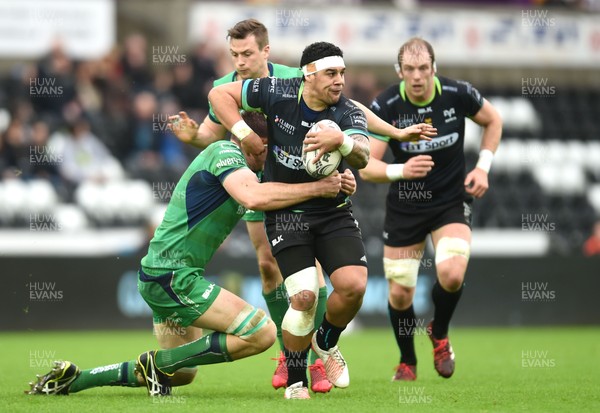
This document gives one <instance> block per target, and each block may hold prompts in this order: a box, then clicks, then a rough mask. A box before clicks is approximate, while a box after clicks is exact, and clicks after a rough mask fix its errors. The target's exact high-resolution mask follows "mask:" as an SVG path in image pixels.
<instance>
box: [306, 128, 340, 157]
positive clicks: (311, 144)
mask: <svg viewBox="0 0 600 413" xmlns="http://www.w3.org/2000/svg"><path fill="white" fill-rule="evenodd" d="M343 142H344V132H342V131H340V130H337V129H333V128H322V129H321V130H319V131H318V132H308V133H307V134H306V137H305V138H304V141H302V143H303V144H305V145H307V146H306V147H305V148H304V152H311V151H314V150H317V149H319V153H318V154H317V156H315V157H314V158H313V163H317V162H318V160H319V159H321V157H322V156H323V155H324V154H326V153H327V152H331V151H335V150H336V149H338V148H339V147H340V145H341V144H342V143H343Z"/></svg>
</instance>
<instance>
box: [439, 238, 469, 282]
mask: <svg viewBox="0 0 600 413" xmlns="http://www.w3.org/2000/svg"><path fill="white" fill-rule="evenodd" d="M470 253H471V247H470V244H469V242H468V241H466V240H464V239H462V238H452V237H442V238H441V239H440V240H439V241H438V243H437V246H436V251H435V264H436V267H437V272H438V279H439V281H440V284H441V285H442V287H443V288H444V289H445V290H446V291H449V292H454V291H457V290H459V289H460V287H461V286H462V284H463V280H464V277H465V271H466V269H467V263H468V262H469V256H470Z"/></svg>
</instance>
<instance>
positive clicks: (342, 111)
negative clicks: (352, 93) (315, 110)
mask: <svg viewBox="0 0 600 413" xmlns="http://www.w3.org/2000/svg"><path fill="white" fill-rule="evenodd" d="M332 108H333V113H334V115H335V116H336V117H341V116H343V115H347V114H348V113H351V112H360V113H362V110H361V109H360V108H359V107H358V106H357V105H356V104H355V103H354V102H353V101H352V100H351V99H348V98H347V97H346V96H344V95H341V96H340V99H339V100H338V101H337V103H336V104H335V105H333V106H332Z"/></svg>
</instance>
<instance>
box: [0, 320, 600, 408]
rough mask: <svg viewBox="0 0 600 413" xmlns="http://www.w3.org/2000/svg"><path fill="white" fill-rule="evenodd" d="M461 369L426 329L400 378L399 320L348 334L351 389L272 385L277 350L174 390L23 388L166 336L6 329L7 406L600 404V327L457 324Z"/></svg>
mask: <svg viewBox="0 0 600 413" xmlns="http://www.w3.org/2000/svg"><path fill="white" fill-rule="evenodd" d="M451 338H452V345H453V347H454V351H455V353H456V372H455V374H454V376H453V377H452V378H451V379H449V380H445V379H442V378H441V377H439V376H438V375H437V373H436V372H435V371H434V369H433V362H432V354H431V344H430V343H429V341H428V339H427V337H425V336H423V335H418V336H417V337H416V346H417V355H418V358H419V365H418V371H417V373H418V380H417V381H415V382H411V383H392V382H391V381H390V378H391V377H392V375H393V368H394V366H395V364H396V362H397V359H398V355H397V349H396V346H395V342H394V339H393V337H392V335H391V332H390V331H389V330H371V329H365V330H361V331H359V332H354V333H351V334H348V335H346V336H343V337H342V340H341V342H340V348H341V350H342V353H343V354H344V356H345V358H346V361H347V362H348V365H349V368H350V377H351V385H350V387H349V388H348V389H345V390H340V389H334V390H332V391H331V392H330V393H329V394H317V395H314V394H311V395H312V399H311V400H294V401H289V400H284V399H283V390H281V389H280V390H278V391H275V390H273V388H272V387H271V384H270V381H271V374H272V373H273V371H274V368H275V361H272V360H271V357H275V356H276V354H277V352H276V349H275V347H272V348H271V349H270V350H268V351H267V352H265V353H262V354H260V355H258V356H255V357H251V358H249V359H246V360H241V361H236V362H234V363H228V364H219V365H211V366H204V367H200V369H199V373H198V376H197V377H196V380H195V382H194V383H193V384H191V385H189V386H186V387H179V388H176V389H174V394H173V396H172V397H171V398H156V399H152V398H149V397H148V396H147V395H146V390H145V388H134V389H132V388H119V387H104V388H96V389H91V390H87V391H83V392H80V393H76V394H72V395H70V396H68V397H62V396H59V397H33V396H27V395H25V394H24V393H23V391H24V390H25V389H27V388H28V385H27V383H28V382H29V381H31V380H32V379H33V378H34V377H35V374H36V373H45V372H47V371H48V370H49V368H50V363H51V360H53V359H67V360H71V361H73V362H75V363H76V364H78V365H79V366H80V367H81V368H83V369H87V368H92V367H96V366H102V365H106V364H112V363H115V362H120V361H124V360H131V359H133V358H135V357H136V356H137V355H138V354H139V353H141V352H142V351H144V350H147V349H151V348H154V347H155V346H156V344H155V340H154V337H153V336H152V334H151V333H150V332H141V331H134V332H126V331H102V332H39V333H38V332H20V333H1V334H0V349H1V350H2V356H1V358H0V371H1V372H2V375H1V376H0V400H1V401H0V411H2V412H36V413H38V412H64V413H68V412H144V413H147V412H155V411H156V412H177V413H181V412H188V411H190V412H192V411H193V412H221V413H224V412H244V413H248V412H259V413H266V412H277V413H282V412H296V411H297V412H304V413H306V412H313V411H315V412H327V413H330V412H344V413H350V412H365V413H371V412H411V413H412V412H428V413H431V412H528V413H529V412H561V413H562V412H600V328H597V327H596V328H594V327H588V328H575V327H572V328H558V327H557V328H505V329H499V328H493V329H492V328H477V329H476V328H469V329H467V328H456V329H453V330H451Z"/></svg>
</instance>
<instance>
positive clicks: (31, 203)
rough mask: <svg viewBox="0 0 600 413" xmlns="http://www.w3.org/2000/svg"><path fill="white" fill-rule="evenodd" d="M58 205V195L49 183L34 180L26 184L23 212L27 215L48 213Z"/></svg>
mask: <svg viewBox="0 0 600 413" xmlns="http://www.w3.org/2000/svg"><path fill="white" fill-rule="evenodd" d="M57 203H58V195H57V194H56V191H55V190H54V187H53V186H52V185H51V184H50V182H48V181H45V180H41V179H36V180H33V181H29V182H27V195H26V207H25V211H27V212H29V213H49V212H51V211H52V210H53V209H54V208H55V207H56V205H57Z"/></svg>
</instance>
